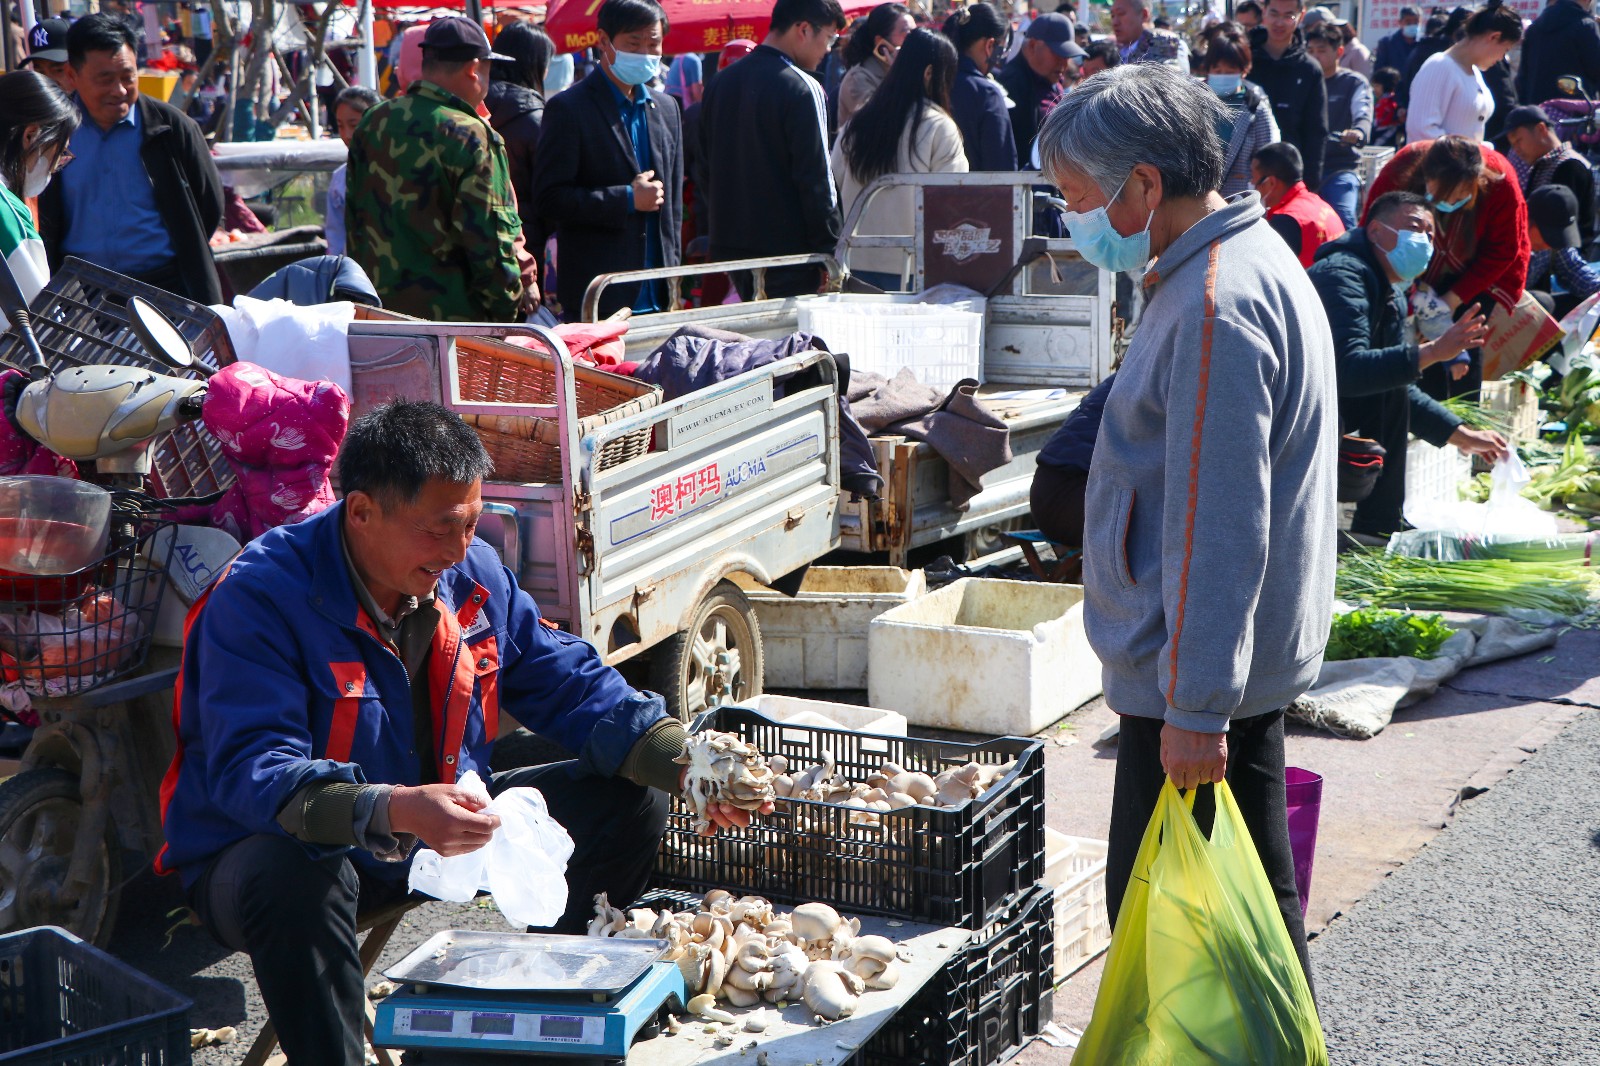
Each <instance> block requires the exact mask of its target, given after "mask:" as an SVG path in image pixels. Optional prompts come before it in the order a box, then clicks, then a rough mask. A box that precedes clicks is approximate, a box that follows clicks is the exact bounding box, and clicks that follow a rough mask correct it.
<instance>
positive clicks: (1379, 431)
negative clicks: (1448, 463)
mask: <svg viewBox="0 0 1600 1066" xmlns="http://www.w3.org/2000/svg"><path fill="white" fill-rule="evenodd" d="M1339 420H1340V421H1341V422H1342V423H1343V424H1344V431H1345V432H1346V433H1354V434H1356V435H1357V436H1360V437H1366V438H1368V439H1370V440H1375V441H1377V442H1378V443H1379V444H1380V445H1382V446H1383V451H1384V456H1383V473H1381V474H1379V475H1378V480H1377V481H1376V482H1375V483H1374V484H1373V486H1372V492H1371V493H1370V494H1369V495H1368V496H1367V498H1366V499H1364V500H1362V501H1361V502H1360V503H1357V504H1356V513H1355V518H1354V519H1352V520H1351V522H1350V531H1351V532H1352V533H1366V534H1369V535H1371V536H1375V537H1385V536H1388V535H1389V534H1391V533H1398V532H1399V531H1400V530H1401V529H1403V528H1404V527H1405V523H1404V515H1403V512H1404V509H1405V502H1406V444H1407V442H1408V440H1409V437H1410V429H1411V398H1410V396H1409V395H1408V393H1407V390H1405V389H1389V390H1388V391H1386V392H1379V393H1374V394H1373V395H1371V396H1346V397H1342V398H1341V399H1340V400H1339Z"/></svg>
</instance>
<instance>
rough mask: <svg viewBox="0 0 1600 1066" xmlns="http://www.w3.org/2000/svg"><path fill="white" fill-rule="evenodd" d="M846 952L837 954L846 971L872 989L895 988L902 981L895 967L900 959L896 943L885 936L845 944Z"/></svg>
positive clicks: (865, 938) (859, 937) (854, 940)
mask: <svg viewBox="0 0 1600 1066" xmlns="http://www.w3.org/2000/svg"><path fill="white" fill-rule="evenodd" d="M845 948H846V950H845V951H844V952H843V953H842V954H836V958H838V959H839V960H840V961H841V962H842V963H843V964H844V967H845V969H847V970H849V971H850V972H851V973H853V974H855V975H856V976H857V977H859V978H861V980H862V981H863V982H864V983H865V984H866V986H867V987H868V988H871V989H886V988H893V987H894V985H895V982H896V981H898V980H899V979H900V972H899V969H898V968H897V967H896V966H895V960H896V958H897V957H898V955H897V949H896V948H895V945H894V941H892V940H890V939H889V938H888V937H885V936H858V937H855V938H853V939H851V940H849V941H848V942H847V943H846V944H845Z"/></svg>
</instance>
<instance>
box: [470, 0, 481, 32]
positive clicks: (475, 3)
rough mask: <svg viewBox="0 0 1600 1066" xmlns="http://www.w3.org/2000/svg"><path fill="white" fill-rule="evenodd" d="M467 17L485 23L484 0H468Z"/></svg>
mask: <svg viewBox="0 0 1600 1066" xmlns="http://www.w3.org/2000/svg"><path fill="white" fill-rule="evenodd" d="M467 18H469V19H471V20H472V21H473V22H476V23H477V24H478V25H480V26H482V25H483V0H467Z"/></svg>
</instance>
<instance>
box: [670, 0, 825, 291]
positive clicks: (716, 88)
mask: <svg viewBox="0 0 1600 1066" xmlns="http://www.w3.org/2000/svg"><path fill="white" fill-rule="evenodd" d="M844 25H845V18H844V9H843V8H841V7H840V6H839V0H778V2H777V3H775V4H774V5H773V6H772V28H771V31H770V32H769V33H768V34H767V37H766V39H765V40H764V41H762V43H761V44H759V45H757V46H756V48H755V49H754V50H752V51H751V53H750V54H749V55H748V56H746V57H745V58H744V59H741V60H740V61H739V62H738V63H737V64H735V65H734V66H731V67H729V68H728V69H727V70H725V71H723V72H722V73H721V74H719V75H718V76H717V77H716V78H715V79H714V80H713V81H712V82H711V84H710V86H708V87H707V89H706V94H705V102H704V104H703V105H702V107H701V117H700V136H701V139H702V142H703V145H702V147H703V158H704V159H705V160H706V168H705V173H706V178H707V182H708V185H707V188H706V190H705V192H706V203H707V204H708V205H709V206H710V212H709V213H710V224H711V235H710V236H711V258H712V259H713V260H730V259H753V258H759V257H761V256H775V255H796V254H805V253H819V252H820V253H827V254H831V253H832V252H833V249H834V246H835V245H836V244H837V243H838V242H839V222H840V219H839V192H838V189H837V188H836V187H835V186H834V181H833V173H832V171H831V170H830V169H829V165H828V101H827V98H826V96H825V95H824V94H823V91H822V83H821V82H819V81H818V80H817V79H816V78H815V77H813V76H812V74H811V72H812V71H815V70H816V69H817V68H819V67H820V66H821V65H822V61H823V60H824V59H825V58H827V55H828V50H829V49H830V48H832V47H833V41H834V38H836V37H837V36H838V35H839V31H840V30H842V29H844ZM733 282H734V285H735V286H736V287H737V288H738V290H739V295H740V297H741V298H743V299H747V300H748V299H750V298H751V295H752V293H753V291H754V279H753V278H752V277H751V275H750V274H749V273H746V272H739V273H737V274H736V275H735V276H734V279H733ZM821 282H822V274H821V272H820V271H819V269H818V268H817V267H813V266H801V267H786V268H780V269H777V270H769V271H768V272H767V275H766V294H767V295H768V296H770V297H778V296H800V295H804V294H807V293H814V292H816V291H817V289H818V288H819V287H820V285H821Z"/></svg>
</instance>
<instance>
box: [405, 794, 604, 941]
mask: <svg viewBox="0 0 1600 1066" xmlns="http://www.w3.org/2000/svg"><path fill="white" fill-rule="evenodd" d="M458 784H459V785H460V786H461V787H462V788H465V789H468V790H471V791H474V792H477V793H479V794H481V795H482V796H483V797H484V798H487V797H488V791H487V789H485V788H484V785H483V781H482V780H481V779H480V778H479V777H478V775H477V774H476V773H474V772H473V771H470V770H469V771H468V772H467V773H466V774H464V775H463V776H462V778H461V780H460V781H459V782H458ZM484 811H485V812H486V813H488V814H494V815H498V816H499V818H500V828H499V829H497V830H495V832H494V835H493V836H491V837H490V838H489V843H488V844H486V845H485V846H483V847H482V848H479V849H478V850H477V851H472V852H468V853H467V854H465V855H451V856H443V855H440V854H439V853H438V852H436V851H433V850H431V849H428V848H423V849H421V850H419V851H418V852H417V853H416V855H414V856H412V859H411V875H410V877H409V879H408V881H407V887H409V888H410V889H411V891H413V892H421V893H423V894H424V895H429V896H432V897H434V898H435V899H442V900H447V901H449V902H451V903H468V902H471V900H472V899H473V898H474V897H475V896H476V895H477V894H478V893H479V892H480V891H481V892H488V893H490V894H491V895H493V896H494V901H495V905H496V906H497V907H499V908H500V913H501V914H503V915H505V917H506V921H508V922H510V923H511V925H512V926H513V927H515V928H517V929H522V928H525V927H527V926H530V925H533V926H545V925H554V924H555V921H556V919H558V918H560V917H561V915H562V913H563V912H565V911H566V909H567V877H566V874H567V862H568V860H570V859H571V858H572V849H573V844H572V837H571V836H569V835H568V834H567V831H566V829H564V828H563V827H562V825H561V823H560V822H557V821H556V820H555V819H554V818H552V817H551V816H550V809H549V808H548V807H546V806H545V802H544V796H542V795H541V794H540V793H539V790H538V789H536V788H508V789H506V790H505V791H504V792H502V793H500V795H498V796H496V797H495V798H494V799H493V800H491V801H490V802H489V805H488V806H487V807H485V808H484Z"/></svg>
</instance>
